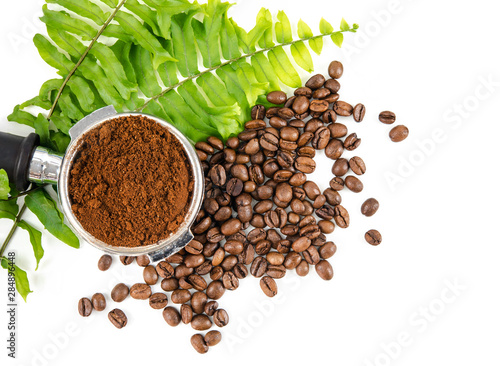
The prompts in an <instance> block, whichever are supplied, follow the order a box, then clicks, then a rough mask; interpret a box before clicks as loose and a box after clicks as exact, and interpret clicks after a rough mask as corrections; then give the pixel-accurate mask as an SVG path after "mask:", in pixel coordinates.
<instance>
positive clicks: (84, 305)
mask: <svg viewBox="0 0 500 366" xmlns="http://www.w3.org/2000/svg"><path fill="white" fill-rule="evenodd" d="M78 313H79V314H80V315H81V316H83V317H87V316H90V314H92V302H91V301H90V300H89V299H87V298H86V297H82V298H81V299H80V301H78Z"/></svg>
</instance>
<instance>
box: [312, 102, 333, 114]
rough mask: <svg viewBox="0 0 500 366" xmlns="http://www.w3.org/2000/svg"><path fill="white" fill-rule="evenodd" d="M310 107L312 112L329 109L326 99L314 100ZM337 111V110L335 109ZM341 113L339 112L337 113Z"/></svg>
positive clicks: (321, 111)
mask: <svg viewBox="0 0 500 366" xmlns="http://www.w3.org/2000/svg"><path fill="white" fill-rule="evenodd" d="M309 109H310V110H311V111H312V112H317V113H323V112H325V111H326V110H327V109H328V102H327V101H326V100H313V101H312V102H311V103H310V104H309ZM335 112H337V111H335ZM337 114H339V113H337Z"/></svg>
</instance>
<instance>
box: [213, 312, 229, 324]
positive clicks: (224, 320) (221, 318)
mask: <svg viewBox="0 0 500 366" xmlns="http://www.w3.org/2000/svg"><path fill="white" fill-rule="evenodd" d="M213 318H214V323H215V325H217V326H218V327H219V328H222V327H225V326H226V325H227V324H228V323H229V315H227V311H226V310H224V309H218V310H216V311H215V313H214V317H213Z"/></svg>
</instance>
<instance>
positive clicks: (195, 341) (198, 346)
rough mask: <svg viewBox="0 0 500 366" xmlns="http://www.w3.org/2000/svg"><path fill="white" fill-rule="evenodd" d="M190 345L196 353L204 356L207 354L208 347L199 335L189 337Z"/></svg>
mask: <svg viewBox="0 0 500 366" xmlns="http://www.w3.org/2000/svg"><path fill="white" fill-rule="evenodd" d="M191 345H192V346H193V348H194V349H195V350H196V352H198V353H201V354H204V353H207V352H208V345H207V343H206V342H205V339H204V338H203V336H202V335H201V334H193V336H191Z"/></svg>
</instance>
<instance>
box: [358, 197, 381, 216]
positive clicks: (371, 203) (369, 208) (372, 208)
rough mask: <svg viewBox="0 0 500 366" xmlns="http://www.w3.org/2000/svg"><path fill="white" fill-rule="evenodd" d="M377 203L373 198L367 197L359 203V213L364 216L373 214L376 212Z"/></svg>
mask: <svg viewBox="0 0 500 366" xmlns="http://www.w3.org/2000/svg"><path fill="white" fill-rule="evenodd" d="M378 207H379V203H378V201H377V200H376V199H375V198H368V199H367V200H366V201H365V202H363V204H362V205H361V213H362V214H363V215H365V216H373V215H375V213H376V212H377V210H378Z"/></svg>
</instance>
